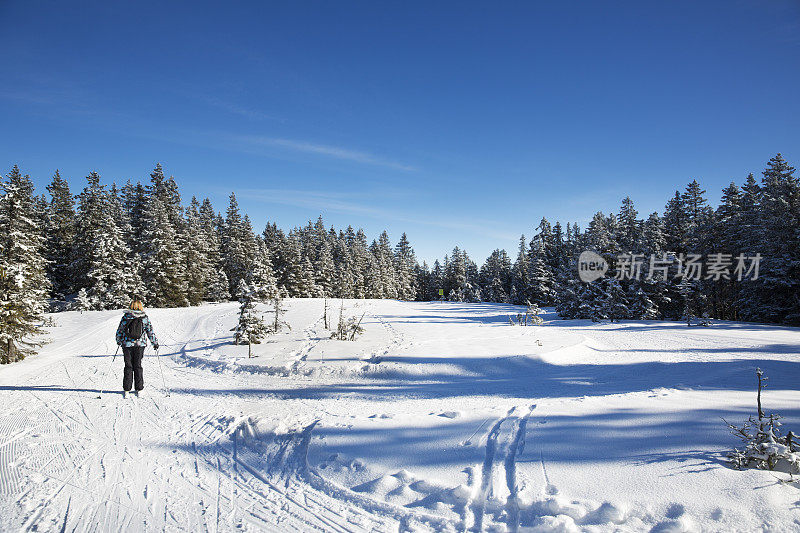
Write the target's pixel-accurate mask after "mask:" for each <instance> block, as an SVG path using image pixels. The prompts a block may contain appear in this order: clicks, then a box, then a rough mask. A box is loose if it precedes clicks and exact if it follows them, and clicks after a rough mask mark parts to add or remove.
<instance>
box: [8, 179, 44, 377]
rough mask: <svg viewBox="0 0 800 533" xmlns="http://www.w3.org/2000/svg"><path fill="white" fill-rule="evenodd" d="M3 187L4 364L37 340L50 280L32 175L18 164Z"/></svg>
mask: <svg viewBox="0 0 800 533" xmlns="http://www.w3.org/2000/svg"><path fill="white" fill-rule="evenodd" d="M0 191H2V195H0V363H12V362H15V361H19V360H21V359H23V358H24V357H25V356H26V355H28V354H30V353H33V348H35V347H36V346H37V345H38V342H37V340H36V338H35V337H36V335H38V334H40V333H41V321H42V313H43V312H44V310H45V303H46V300H45V298H46V296H47V292H48V290H49V283H48V280H47V277H46V271H45V264H46V259H45V258H44V256H43V251H42V247H43V244H44V238H43V235H42V228H41V227H39V226H37V224H36V212H35V210H36V206H35V202H34V195H33V183H32V182H31V179H30V177H29V176H23V175H22V174H21V173H20V171H19V168H18V167H17V166H16V165H14V167H13V168H12V169H11V172H10V173H9V174H8V175H7V176H6V179H5V180H2V181H0Z"/></svg>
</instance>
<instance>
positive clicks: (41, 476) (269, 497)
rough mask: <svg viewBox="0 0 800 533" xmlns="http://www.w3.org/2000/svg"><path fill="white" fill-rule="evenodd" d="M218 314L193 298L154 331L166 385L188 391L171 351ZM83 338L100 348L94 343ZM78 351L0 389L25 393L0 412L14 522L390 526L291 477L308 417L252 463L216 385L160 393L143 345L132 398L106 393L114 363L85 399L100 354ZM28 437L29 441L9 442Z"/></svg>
mask: <svg viewBox="0 0 800 533" xmlns="http://www.w3.org/2000/svg"><path fill="white" fill-rule="evenodd" d="M203 311H205V312H203ZM231 316H233V315H232V314H231V313H228V314H227V317H228V318H230V317H231ZM225 318H226V316H220V315H219V313H218V312H217V310H216V309H214V308H211V307H209V308H197V310H196V311H195V312H194V313H192V314H191V315H190V317H187V319H186V320H185V322H183V324H182V326H183V327H181V328H180V329H179V330H177V331H173V332H167V331H164V332H159V331H158V330H157V333H158V334H160V340H161V342H162V349H161V354H162V362H163V363H164V365H165V368H164V372H165V375H168V376H169V377H168V379H169V380H170V381H171V382H172V383H174V384H175V386H177V387H182V388H184V389H186V390H190V389H192V388H193V387H192V377H193V376H194V375H196V374H194V373H186V372H178V371H177V370H179V369H180V367H179V366H178V363H177V362H176V361H175V360H173V359H172V357H173V355H175V354H178V355H180V354H181V353H183V354H185V353H186V351H187V350H188V349H189V347H190V346H192V345H194V344H200V343H205V342H206V341H208V340H209V339H215V340H216V339H218V338H219V336H220V334H221V332H222V330H223V329H224V328H223V327H222V321H223V320H224V319H225ZM320 320H321V319H320ZM320 320H317V321H316V322H314V323H312V324H311V325H309V326H308V327H307V328H305V330H304V335H305V337H306V343H305V344H304V345H303V347H302V348H301V350H300V351H299V352H298V354H297V363H302V362H304V361H305V360H306V359H307V357H308V355H309V353H311V352H312V350H313V348H314V346H315V345H316V343H318V342H319V340H320V339H318V338H317V339H315V338H313V337H312V335H313V332H314V328H315V326H316V324H317V322H319V321H320ZM105 322H108V321H105ZM105 322H104V323H103V324H102V325H101V326H98V327H97V328H92V329H91V330H90V331H88V332H86V333H84V334H82V335H79V336H77V337H76V338H74V339H72V340H70V341H69V342H67V343H65V344H64V345H62V347H61V348H62V349H64V350H67V351H69V348H70V347H73V348H75V347H79V343H80V342H82V341H87V340H90V339H92V338H93V336H94V335H97V334H99V333H100V332H101V331H104V330H108V329H109V326H108V324H107V323H105ZM91 344H92V343H91V342H89V343H87V345H91ZM94 347H95V348H101V350H102V348H104V347H105V343H95V344H94ZM175 348H177V350H175ZM172 352H174V354H173V353H172ZM83 353H85V352H83ZM80 355H82V353H76V352H73V353H72V354H71V355H70V356H68V357H65V358H62V359H59V360H57V361H53V362H52V363H51V362H48V364H47V365H45V366H44V367H42V368H41V369H40V370H41V371H40V372H38V373H37V376H36V377H34V378H32V379H29V380H28V381H27V384H26V386H25V388H23V389H22V391H14V390H5V391H0V401H2V400H7V399H8V398H10V397H16V396H15V394H18V392H23V393H24V394H26V395H27V398H28V399H29V400H28V401H26V402H24V404H22V405H18V406H16V407H15V408H13V409H6V412H5V413H3V416H2V418H1V419H0V514H4V515H6V516H12V515H13V516H17V517H18V519H19V524H20V526H18V527H19V529H20V530H22V531H33V530H58V531H96V530H100V531H108V530H119V531H145V530H182V531H214V532H216V531H226V530H232V529H240V528H242V527H244V528H245V529H247V528H250V529H255V530H258V531H288V530H293V531H340V532H346V531H396V530H397V525H396V521H395V520H394V519H392V518H390V517H386V516H383V515H381V514H374V513H372V512H370V511H366V510H363V509H361V508H359V507H357V506H352V505H346V504H342V502H338V501H335V500H334V499H332V498H331V496H329V495H328V494H325V493H324V492H321V491H318V490H317V489H314V488H313V487H311V486H309V485H308V484H307V483H305V482H304V481H302V479H301V477H300V476H298V475H297V474H298V470H302V469H305V468H306V463H305V460H306V459H305V454H307V447H308V444H309V441H310V438H311V432H312V430H313V425H312V426H310V427H308V428H307V429H306V431H304V432H301V433H300V434H298V435H297V436H293V437H291V438H288V439H287V440H286V442H284V443H283V446H284V449H283V454H284V455H285V456H286V457H287V462H286V463H285V464H274V465H272V466H273V468H272V470H274V472H273V473H271V474H269V473H267V470H266V469H264V467H266V466H268V465H266V464H265V463H264V461H263V456H264V455H268V454H269V452H270V451H269V450H259V452H258V453H256V452H254V451H252V450H251V449H250V447H245V448H244V449H243V452H244V453H241V452H242V447H241V446H239V447H238V448H239V450H237V446H236V440H233V441H231V440H230V439H229V437H228V436H227V435H225V432H224V427H222V425H221V424H219V423H216V422H217V420H219V419H220V418H222V417H223V416H224V415H225V413H226V412H227V411H228V409H226V401H229V400H227V398H226V397H227V396H228V395H223V396H222V397H220V398H219V399H214V400H213V401H211V402H207V401H204V402H202V404H200V405H196V406H195V405H193V402H192V401H191V399H190V398H186V397H184V398H181V399H180V400H178V399H173V398H172V397H170V398H168V397H166V396H165V395H164V391H163V390H162V385H161V377H160V375H159V373H158V368H157V365H156V364H155V361H153V353H152V351H149V353H146V354H145V361H144V365H145V379H146V389H145V394H144V395H143V396H142V397H141V398H133V397H132V398H129V399H123V398H122V397H121V395H120V394H119V393H118V392H116V391H117V390H119V389H118V388H117V387H118V386H119V385H118V384H117V383H116V382H117V380H119V379H120V378H121V370H122V368H121V365H115V366H114V367H113V368H112V369H111V370H110V371H109V372H108V375H106V376H104V377H105V379H104V380H103V382H102V383H97V382H96V381H94V382H93V383H92V385H93V386H95V387H100V386H103V387H104V388H106V389H107V392H106V393H104V394H103V398H102V399H97V390H91V387H89V388H88V389H83V388H82V387H83V385H82V383H84V382H92V381H93V380H94V378H95V377H96V375H97V371H96V368H95V367H100V368H101V369H102V368H103V367H104V366H106V365H108V360H107V358H106V357H100V358H83V357H80ZM117 362H119V361H117ZM68 367H69V369H68ZM101 371H102V370H101ZM202 372H203V371H200V372H199V373H202ZM206 374H208V373H207V372H206ZM58 375H61V376H63V379H56V378H57V377H58ZM56 381H58V382H60V383H63V385H53V383H54V382H56ZM230 394H231V395H235V389H234V390H231V393H230ZM17 403H19V402H17ZM11 405H14V403H13V402H12V403H11ZM31 435H34V436H35V439H33V441H32V444H28V445H27V446H24V447H23V446H20V443H21V442H22V441H24V440H26V437H30V436H31ZM43 446H44V447H46V449H47V453H44V454H43V453H41V448H42V447H43ZM273 452H274V451H273ZM42 458H46V461H44V462H42V460H41V459H42ZM142 472H144V473H149V475H141V473H142ZM31 476H33V477H31ZM26 481H27V483H26ZM31 481H33V482H35V483H36V485H35V486H31V485H30V483H31ZM281 484H282V485H283V486H281ZM26 485H27V488H26Z"/></svg>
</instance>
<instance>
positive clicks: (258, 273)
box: [247, 239, 279, 302]
mask: <svg viewBox="0 0 800 533" xmlns="http://www.w3.org/2000/svg"><path fill="white" fill-rule="evenodd" d="M256 245H257V246H256V248H257V252H256V257H255V260H254V261H253V266H252V268H251V270H250V272H248V274H247V285H248V286H249V287H250V289H251V292H252V297H253V299H255V300H256V301H257V302H268V301H270V300H272V299H273V298H276V297H277V296H278V294H279V291H278V283H277V281H276V280H275V275H274V274H273V272H272V262H271V261H270V259H269V252H268V251H267V247H266V244H265V243H264V242H263V240H261V239H256Z"/></svg>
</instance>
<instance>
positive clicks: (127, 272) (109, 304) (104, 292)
mask: <svg viewBox="0 0 800 533" xmlns="http://www.w3.org/2000/svg"><path fill="white" fill-rule="evenodd" d="M86 180H87V182H88V184H87V186H86V187H85V188H84V190H83V192H81V194H80V195H79V196H78V199H79V200H78V216H77V231H76V238H75V252H74V255H75V257H77V258H79V260H78V261H77V262H76V266H77V271H78V272H79V273H80V275H81V277H80V284H79V286H80V288H82V289H84V292H83V299H82V302H81V303H80V306H81V308H82V309H93V310H102V309H118V308H124V307H127V305H128V304H129V303H130V301H131V299H132V298H133V297H136V296H137V295H138V293H139V291H140V290H141V288H142V282H141V280H140V279H139V276H138V273H137V270H136V268H135V266H134V265H133V264H132V262H131V260H130V255H131V253H130V249H129V248H128V245H127V243H126V242H125V238H124V235H123V230H122V229H121V228H120V227H119V225H118V224H117V218H116V217H119V216H121V212H122V206H121V205H120V203H119V199H118V198H115V197H114V196H113V195H111V194H110V193H109V192H108V191H106V190H105V187H104V186H103V185H102V184H101V183H100V175H99V174H97V173H96V172H92V173H91V174H89V175H88V176H87V177H86ZM115 215H116V217H115Z"/></svg>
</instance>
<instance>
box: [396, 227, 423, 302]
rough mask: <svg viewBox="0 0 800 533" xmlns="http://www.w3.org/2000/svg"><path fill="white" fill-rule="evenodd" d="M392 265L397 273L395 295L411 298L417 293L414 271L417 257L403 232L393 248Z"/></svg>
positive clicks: (403, 298) (406, 298) (400, 297)
mask: <svg viewBox="0 0 800 533" xmlns="http://www.w3.org/2000/svg"><path fill="white" fill-rule="evenodd" d="M394 266H395V272H396V273H397V297H398V298H399V299H401V300H413V299H414V298H415V297H416V294H417V287H416V283H417V280H416V276H415V272H414V271H415V268H416V266H417V259H416V257H415V256H414V249H413V248H412V247H411V243H410V242H408V237H407V236H406V234H405V233H403V234H402V235H401V236H400V241H399V242H398V243H397V246H395V248H394Z"/></svg>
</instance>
